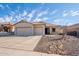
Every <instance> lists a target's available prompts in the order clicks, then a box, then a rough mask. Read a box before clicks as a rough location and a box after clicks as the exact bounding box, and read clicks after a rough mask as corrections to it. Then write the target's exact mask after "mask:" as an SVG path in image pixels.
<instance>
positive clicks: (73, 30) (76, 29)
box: [66, 24, 79, 37]
mask: <svg viewBox="0 0 79 59" xmlns="http://www.w3.org/2000/svg"><path fill="white" fill-rule="evenodd" d="M66 31H67V34H68V35H72V36H77V37H79V24H74V25H71V26H68V27H67V29H66Z"/></svg>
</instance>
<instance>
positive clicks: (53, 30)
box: [45, 27, 56, 35]
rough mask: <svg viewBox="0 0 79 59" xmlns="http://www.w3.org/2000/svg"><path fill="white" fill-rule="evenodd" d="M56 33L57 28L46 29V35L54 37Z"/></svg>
mask: <svg viewBox="0 0 79 59" xmlns="http://www.w3.org/2000/svg"><path fill="white" fill-rule="evenodd" d="M55 33H56V28H55V27H46V28H45V35H52V34H55Z"/></svg>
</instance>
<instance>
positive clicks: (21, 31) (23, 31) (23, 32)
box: [16, 28, 32, 36]
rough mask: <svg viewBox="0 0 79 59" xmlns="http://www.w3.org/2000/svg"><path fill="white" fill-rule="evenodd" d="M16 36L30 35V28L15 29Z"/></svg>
mask: <svg viewBox="0 0 79 59" xmlns="http://www.w3.org/2000/svg"><path fill="white" fill-rule="evenodd" d="M16 34H17V35H24V36H25V35H32V28H17V29H16Z"/></svg>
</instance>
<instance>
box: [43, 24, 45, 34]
mask: <svg viewBox="0 0 79 59" xmlns="http://www.w3.org/2000/svg"><path fill="white" fill-rule="evenodd" d="M43 35H45V25H44V26H43Z"/></svg>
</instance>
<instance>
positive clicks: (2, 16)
mask: <svg viewBox="0 0 79 59" xmlns="http://www.w3.org/2000/svg"><path fill="white" fill-rule="evenodd" d="M22 19H25V20H27V21H29V22H38V21H45V22H48V23H53V24H58V25H66V24H67V25H72V24H75V23H79V4H77V3H74V4H68V3H67V4H66V3H65V4H64V3H63V4H62V3H60V4H59V3H49V4H45V3H0V22H13V23H16V22H18V21H20V20H22Z"/></svg>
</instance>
